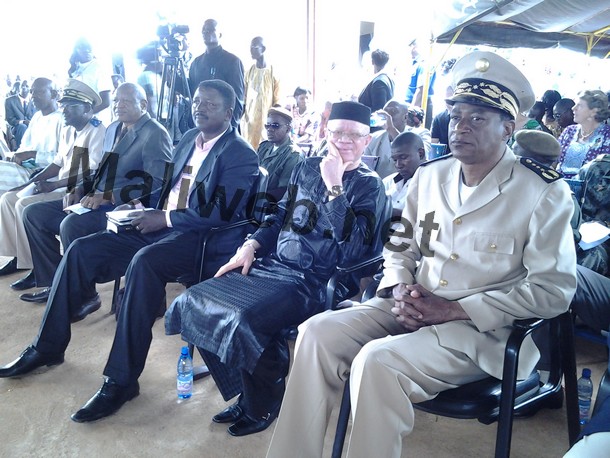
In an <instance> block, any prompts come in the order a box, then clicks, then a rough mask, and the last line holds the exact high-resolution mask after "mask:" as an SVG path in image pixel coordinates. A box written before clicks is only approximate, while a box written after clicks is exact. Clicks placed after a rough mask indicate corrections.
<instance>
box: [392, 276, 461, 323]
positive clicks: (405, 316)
mask: <svg viewBox="0 0 610 458" xmlns="http://www.w3.org/2000/svg"><path fill="white" fill-rule="evenodd" d="M392 296H393V297H394V307H392V313H394V314H395V315H396V321H398V322H399V323H400V324H401V325H402V326H403V327H404V328H405V329H407V330H408V331H417V330H418V329H419V328H422V327H424V326H430V325H433V324H441V323H446V322H448V321H454V320H467V319H469V317H468V315H467V314H466V312H465V311H464V309H463V308H462V307H461V306H460V304H459V302H457V301H448V300H447V299H444V298H442V297H440V296H437V295H435V294H432V293H431V292H430V291H428V290H427V289H426V288H424V287H423V286H421V285H419V284H417V283H416V284H414V285H407V284H405V283H399V284H398V285H396V286H395V287H394V288H393V289H392Z"/></svg>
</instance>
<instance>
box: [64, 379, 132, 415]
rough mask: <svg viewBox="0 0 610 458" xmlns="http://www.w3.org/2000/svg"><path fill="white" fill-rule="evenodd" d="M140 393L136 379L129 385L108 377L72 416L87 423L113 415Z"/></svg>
mask: <svg viewBox="0 0 610 458" xmlns="http://www.w3.org/2000/svg"><path fill="white" fill-rule="evenodd" d="M139 394H140V385H139V384H138V382H137V381H136V382H135V383H133V384H131V385H129V386H123V385H119V384H117V383H116V382H115V381H114V380H112V379H110V378H108V379H106V381H105V382H104V384H103V385H102V387H101V388H100V389H99V390H98V392H97V393H95V395H94V396H93V397H92V398H91V399H89V401H87V403H86V404H85V405H84V406H83V407H82V408H81V409H80V410H79V411H78V412H76V413H75V414H73V415H72V416H71V417H70V418H72V420H74V421H75V422H77V423H87V422H90V421H96V420H100V419H102V418H105V417H107V416H109V415H112V414H113V413H115V412H116V411H117V410H119V409H120V408H121V407H122V406H123V404H125V403H126V402H127V401H131V400H132V399H133V398H135V397H136V396H138V395H139Z"/></svg>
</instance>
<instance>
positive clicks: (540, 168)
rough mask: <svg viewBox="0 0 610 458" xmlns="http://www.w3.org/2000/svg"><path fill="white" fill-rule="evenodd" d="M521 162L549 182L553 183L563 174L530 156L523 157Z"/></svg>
mask: <svg viewBox="0 0 610 458" xmlns="http://www.w3.org/2000/svg"><path fill="white" fill-rule="evenodd" d="M520 162H521V164H523V165H524V166H526V167H527V168H528V169H530V170H531V171H532V172H534V173H535V174H536V175H538V176H539V177H540V178H542V179H543V180H544V181H546V182H547V183H552V182H553V181H557V180H559V179H560V178H561V175H560V174H559V172H557V171H556V170H553V169H550V168H548V167H547V166H545V165H542V164H540V163H539V162H536V161H535V160H533V159H530V158H529V157H522V158H521V159H520Z"/></svg>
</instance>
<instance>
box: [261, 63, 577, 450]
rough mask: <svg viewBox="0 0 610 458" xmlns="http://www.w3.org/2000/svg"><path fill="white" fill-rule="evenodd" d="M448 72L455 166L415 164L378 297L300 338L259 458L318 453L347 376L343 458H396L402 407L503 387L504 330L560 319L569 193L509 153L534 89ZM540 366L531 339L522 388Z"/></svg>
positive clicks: (512, 79)
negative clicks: (489, 380) (483, 386)
mask: <svg viewBox="0 0 610 458" xmlns="http://www.w3.org/2000/svg"><path fill="white" fill-rule="evenodd" d="M453 71H454V81H455V82H456V83H457V84H455V86H454V87H455V88H456V91H455V94H454V96H453V97H452V98H451V99H449V100H448V102H449V103H450V104H451V105H453V107H452V111H451V121H450V125H449V139H450V140H449V142H450V145H451V151H452V153H453V156H452V157H451V156H450V157H443V158H439V159H438V160H435V161H431V162H428V163H426V164H423V165H421V166H420V167H419V169H418V171H417V172H416V173H415V176H414V177H413V179H412V181H411V183H410V184H409V191H408V194H407V204H406V206H405V209H404V212H403V218H404V219H405V220H406V222H405V224H411V226H412V228H413V231H409V230H405V233H404V235H402V236H400V237H396V236H395V237H393V238H392V239H391V240H390V242H389V243H388V244H387V245H386V252H385V263H384V276H383V279H382V281H381V284H380V286H379V289H378V290H377V297H376V298H373V299H371V300H370V301H367V302H365V303H364V304H362V305H359V306H355V307H352V308H349V309H345V310H339V311H329V312H325V313H323V314H319V315H316V316H314V317H313V318H311V319H309V320H308V321H306V322H305V323H304V324H302V325H301V326H300V327H299V337H298V340H297V343H296V347H295V349H296V352H295V361H294V364H293V368H292V371H291V374H290V379H289V383H288V387H287V390H286V394H285V397H284V401H283V403H282V409H281V411H280V416H279V422H278V424H277V427H276V430H275V433H274V436H273V438H272V441H271V445H270V449H269V453H268V455H267V456H268V458H276V457H285V456H291V457H320V456H322V449H323V442H324V435H325V432H326V427H327V423H328V418H329V416H330V412H331V410H332V408H333V406H334V404H335V402H336V397H337V396H338V395H339V394H340V392H341V390H342V388H343V385H344V382H345V380H346V379H347V378H348V377H349V379H350V388H351V405H352V419H353V427H352V434H351V437H350V443H349V448H348V452H347V456H348V457H350V458H354V457H366V458H370V457H372V456H382V457H399V456H400V454H401V450H402V448H403V444H402V440H403V438H404V437H405V436H406V435H408V434H409V433H410V432H411V430H412V429H413V422H414V413H413V407H412V403H418V402H422V401H425V400H428V399H432V398H434V397H435V396H436V395H437V394H438V393H439V392H441V391H444V390H448V389H451V388H455V387H457V386H460V385H463V384H465V383H469V382H473V381H476V380H480V379H482V378H485V377H487V376H488V375H492V376H494V377H497V378H501V377H502V361H503V353H504V347H505V344H506V341H507V339H508V336H509V333H510V330H511V324H512V323H513V321H514V320H515V319H524V318H532V317H543V318H550V317H554V316H556V315H558V314H560V313H562V312H564V311H565V310H567V308H568V305H569V303H570V299H571V298H572V295H573V294H574V291H575V287H576V273H575V270H576V256H575V252H574V242H573V240H572V231H571V229H570V218H571V216H572V211H573V206H572V201H571V198H570V190H569V187H568V185H567V184H566V183H565V182H564V181H563V180H559V179H558V178H557V177H558V175H557V174H556V173H554V172H553V171H552V170H549V169H546V168H541V167H533V166H531V161H530V163H527V162H526V161H525V160H522V159H520V158H518V157H516V156H515V155H514V154H513V152H512V151H511V150H510V148H508V147H507V146H506V141H507V140H508V139H509V138H510V136H511V135H512V133H513V130H514V128H515V122H514V119H515V117H516V115H517V113H518V112H522V111H525V110H527V109H528V108H529V107H530V106H531V105H532V104H533V102H534V94H533V91H532V89H531V86H530V84H529V83H528V81H527V80H526V79H525V77H524V76H523V75H522V74H521V73H520V72H519V70H517V69H516V68H515V67H514V66H513V65H511V64H510V63H509V62H507V61H505V60H504V59H502V58H500V57H498V56H496V55H495V54H493V53H487V52H480V51H477V52H473V53H471V54H468V55H466V56H465V57H463V58H462V59H461V60H460V61H459V62H458V63H456V65H455V67H454V70H453ZM411 232H412V233H413V238H408V237H410V236H411V234H410V233H411ZM395 235H396V234H395ZM538 357H539V353H538V350H537V349H536V347H535V345H534V343H533V342H532V341H531V339H528V340H527V341H526V342H525V343H524V346H523V348H522V351H521V358H520V364H519V371H518V376H519V377H520V378H525V377H526V376H528V375H529V374H530V373H531V371H532V370H533V369H534V366H535V364H536V361H537V360H538Z"/></svg>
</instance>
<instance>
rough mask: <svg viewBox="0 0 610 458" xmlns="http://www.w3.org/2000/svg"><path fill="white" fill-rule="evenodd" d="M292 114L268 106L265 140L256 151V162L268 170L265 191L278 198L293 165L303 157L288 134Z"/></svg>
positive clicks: (284, 188) (284, 189) (283, 191)
mask: <svg viewBox="0 0 610 458" xmlns="http://www.w3.org/2000/svg"><path fill="white" fill-rule="evenodd" d="M291 123H292V115H291V114H290V113H289V112H288V110H285V109H284V108H279V107H278V108H275V107H273V108H270V109H269V111H268V112H267V122H266V123H265V130H266V131H267V140H266V141H263V142H262V143H261V144H260V145H259V147H258V150H257V151H256V153H257V154H258V162H259V164H260V165H261V167H264V168H265V169H267V171H268V172H269V182H268V183H267V192H268V193H269V194H270V195H271V196H273V197H274V198H275V200H276V201H278V200H280V199H281V198H282V196H283V195H284V193H285V192H286V187H287V186H288V181H289V180H290V175H291V174H292V170H293V169H294V167H295V166H296V165H297V164H298V163H299V162H302V161H303V160H304V159H305V155H304V154H303V152H302V151H301V149H300V148H299V147H298V146H297V145H296V144H295V143H294V141H293V140H292V137H291V136H290V131H291V129H292V126H291Z"/></svg>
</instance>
